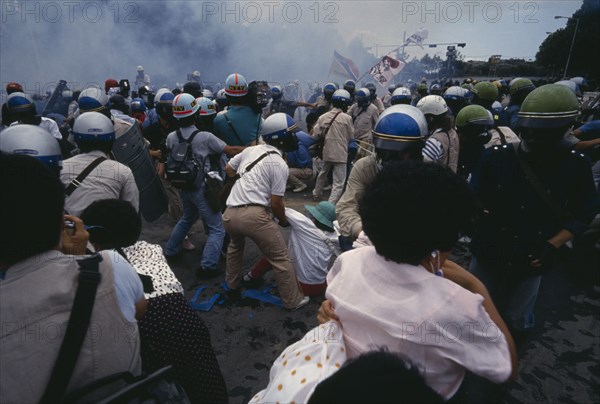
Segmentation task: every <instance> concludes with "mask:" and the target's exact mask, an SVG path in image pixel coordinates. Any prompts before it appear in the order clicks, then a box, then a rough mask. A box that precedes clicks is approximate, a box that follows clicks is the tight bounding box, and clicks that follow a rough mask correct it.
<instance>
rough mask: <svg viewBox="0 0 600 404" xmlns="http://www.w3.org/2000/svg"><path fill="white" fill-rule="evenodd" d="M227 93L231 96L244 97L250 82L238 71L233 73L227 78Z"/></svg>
mask: <svg viewBox="0 0 600 404" xmlns="http://www.w3.org/2000/svg"><path fill="white" fill-rule="evenodd" d="M225 94H227V95H229V96H231V97H243V96H244V95H246V94H248V82H247V81H246V79H245V78H244V76H242V75H241V74H238V73H232V74H230V75H229V76H227V80H225Z"/></svg>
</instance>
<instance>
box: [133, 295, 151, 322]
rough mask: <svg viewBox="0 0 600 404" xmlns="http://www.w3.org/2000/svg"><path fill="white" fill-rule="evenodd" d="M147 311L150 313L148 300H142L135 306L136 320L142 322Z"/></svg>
mask: <svg viewBox="0 0 600 404" xmlns="http://www.w3.org/2000/svg"><path fill="white" fill-rule="evenodd" d="M147 311H148V301H147V300H146V299H142V300H140V301H139V302H137V303H136V304H135V319H136V320H138V321H139V320H141V319H142V317H144V315H145V314H146V312H147Z"/></svg>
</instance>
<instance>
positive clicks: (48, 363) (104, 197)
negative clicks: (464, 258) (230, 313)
mask: <svg viewBox="0 0 600 404" xmlns="http://www.w3.org/2000/svg"><path fill="white" fill-rule="evenodd" d="M137 71H138V74H137V76H136V79H135V87H136V89H135V91H132V89H131V88H130V86H129V81H128V80H121V81H117V80H115V79H112V78H110V79H107V80H106V81H105V85H104V87H103V88H101V87H96V86H90V87H87V88H84V89H82V90H81V91H72V90H68V89H65V90H64V91H62V93H61V94H60V95H61V96H62V98H63V99H62V101H61V102H60V103H56V110H54V111H50V112H51V113H49V114H47V115H48V116H40V113H39V111H38V110H37V109H36V104H35V102H34V100H33V99H32V97H31V96H30V95H29V94H27V93H25V92H24V91H23V88H22V87H21V86H20V85H19V84H18V83H9V84H8V85H7V87H6V91H7V93H8V94H9V95H8V98H7V102H6V104H5V105H3V106H2V124H3V130H2V132H0V152H1V154H0V163H1V168H0V176H1V177H2V183H3V184H5V190H6V191H7V192H6V195H5V196H4V197H3V198H2V213H1V214H2V226H3V228H4V229H5V231H3V232H2V243H0V245H1V247H0V249H1V250H0V252H1V255H0V311H1V316H0V318H1V321H2V327H1V330H2V331H1V332H2V335H1V340H2V345H1V347H0V348H1V355H0V356H1V357H2V360H1V361H0V401H2V402H7V403H13V402H14V403H17V402H55V401H59V400H63V399H65V397H69V394H73V392H76V391H81V390H82V389H84V390H85V389H86V388H88V387H87V386H88V385H89V383H91V382H93V381H96V380H99V379H102V378H104V377H106V376H110V375H114V374H116V373H119V372H129V373H131V374H133V375H134V376H139V375H141V374H142V373H144V374H149V373H152V372H155V371H157V370H159V369H161V368H163V367H165V366H172V367H173V377H174V378H175V380H177V382H178V383H180V384H181V386H183V389H184V390H185V392H186V393H187V395H188V397H189V399H190V401H192V402H227V401H228V397H227V389H226V386H225V382H224V378H223V375H222V373H221V370H220V367H219V363H218V361H217V358H216V356H215V353H214V351H213V348H212V346H211V342H210V335H209V333H208V329H207V327H206V325H205V324H204V322H203V321H202V319H201V318H200V317H199V316H198V315H197V314H195V313H194V312H193V311H192V309H191V307H190V305H189V304H188V303H187V302H186V300H185V298H184V289H183V287H182V285H181V282H180V281H179V280H178V279H177V277H176V276H175V274H174V273H173V271H172V270H171V268H170V266H169V262H173V261H172V260H174V259H176V257H178V256H179V255H180V254H183V252H184V251H185V250H193V249H196V246H195V245H193V244H192V242H191V241H190V239H189V237H188V234H189V233H190V231H191V228H192V226H193V225H194V224H195V223H196V222H197V221H198V220H201V223H202V226H203V229H204V231H205V233H206V241H205V243H204V246H203V248H202V254H201V258H200V262H198V264H197V266H196V267H195V268H192V269H193V270H194V271H195V272H194V273H195V276H196V277H197V278H198V279H208V278H213V277H217V276H220V275H222V272H221V269H222V268H223V266H224V267H225V286H223V289H224V290H223V291H222V295H223V298H224V299H225V302H226V303H227V305H228V306H229V305H231V306H233V307H235V305H236V304H237V303H238V302H239V301H240V300H241V299H242V290H243V289H251V288H253V287H255V285H257V284H258V283H259V282H260V279H261V278H262V276H263V275H264V274H265V273H266V272H267V271H270V270H272V272H273V274H274V279H275V282H276V285H277V293H278V295H279V297H280V299H281V302H282V306H283V309H284V310H289V311H294V310H300V309H302V308H303V307H305V306H306V305H307V304H308V302H309V300H310V297H313V298H314V297H316V298H319V299H322V297H323V296H324V298H325V299H324V300H323V303H322V304H321V308H320V309H319V312H318V313H316V315H317V318H318V320H319V323H320V325H319V326H318V327H317V328H316V329H314V330H311V331H310V332H309V333H307V334H306V337H305V338H303V339H302V340H300V341H298V342H297V343H296V344H293V345H291V346H289V347H288V348H286V350H285V351H284V352H282V354H281V355H280V356H279V358H277V359H276V360H275V362H274V363H273V368H272V370H271V375H270V381H269V385H268V386H267V387H266V388H265V389H264V390H262V391H261V392H258V393H257V394H256V395H255V396H254V398H253V399H252V402H276V401H277V402H293V401H295V402H311V403H312V402H314V403H318V402H333V401H335V399H336V398H339V397H346V398H347V399H344V402H352V400H354V401H356V402H360V401H361V398H360V397H363V398H364V397H365V396H364V393H363V392H361V391H363V390H364V389H362V390H361V389H359V388H358V386H359V385H360V383H362V382H363V381H364V383H366V384H365V385H368V386H369V389H368V390H369V392H370V395H369V399H370V400H371V401H375V402H380V401H381V402H390V401H393V400H394V386H396V385H398V384H401V385H402V386H403V389H405V391H404V392H403V395H405V396H406V397H413V398H414V399H415V400H416V401H427V402H442V401H446V400H450V399H452V398H453V397H454V398H456V397H458V396H457V394H459V393H457V392H459V390H460V388H461V384H462V383H463V381H464V378H465V374H466V372H470V373H473V374H475V375H478V376H480V377H483V378H485V379H488V380H490V381H491V382H493V383H504V382H507V381H509V380H512V379H514V378H515V377H516V375H517V372H518V366H519V365H518V361H519V360H518V357H517V349H518V347H519V346H521V345H522V344H523V343H524V342H525V341H526V340H527V338H528V335H529V333H530V332H531V330H532V329H533V327H534V325H535V319H534V315H533V313H534V307H535V302H536V297H537V294H538V290H539V288H540V284H541V282H542V279H543V275H544V273H545V272H547V271H549V270H550V269H551V268H552V265H553V263H554V261H555V258H556V255H557V252H558V250H559V249H561V248H567V246H569V247H572V246H573V243H575V244H576V245H577V243H578V242H579V240H582V239H585V238H586V235H587V234H589V233H590V232H594V231H596V232H597V230H598V228H597V223H596V224H595V225H594V224H593V221H594V218H597V215H598V213H599V210H600V198H599V197H600V156H599V154H598V151H599V150H600V120H599V117H598V113H599V109H598V105H597V101H598V100H596V103H595V104H594V103H591V104H585V105H581V102H580V99H579V98H578V97H580V96H581V93H578V91H579V92H580V91H582V90H585V89H586V88H585V86H586V83H585V81H582V80H573V81H567V80H565V81H560V82H558V83H555V84H554V83H553V84H544V85H541V86H537V87H536V85H535V84H534V83H533V82H532V81H531V80H529V79H527V78H515V79H513V80H511V81H507V80H497V81H480V82H475V81H473V80H470V79H469V80H464V82H463V83H460V82H453V81H449V80H440V81H434V82H433V83H431V84H429V83H427V81H426V80H425V79H423V80H422V81H421V83H419V84H416V83H412V82H409V83H405V84H404V85H403V84H400V83H396V84H394V85H392V86H390V87H389V88H387V89H385V91H384V92H385V94H383V96H382V97H380V96H379V95H378V94H377V87H376V85H375V84H373V83H363V84H364V85H363V86H361V87H359V86H358V85H357V83H356V82H354V81H353V80H348V81H346V82H345V83H344V84H343V86H342V87H341V88H340V86H339V85H338V84H336V83H327V84H325V85H324V86H323V88H322V90H320V87H318V88H317V87H315V89H316V90H318V91H316V92H315V94H314V95H313V97H312V98H311V99H308V100H297V99H288V98H286V92H285V91H284V88H282V87H281V86H278V85H275V86H272V87H271V88H269V87H268V86H267V85H266V83H265V82H260V81H253V82H248V81H247V80H246V79H245V77H244V76H243V75H242V74H239V73H232V74H230V75H229V76H228V77H227V78H226V80H225V84H224V88H222V89H221V88H208V87H206V86H204V84H203V83H202V82H200V80H199V76H200V74H199V72H194V74H192V75H191V78H192V80H190V81H189V82H187V83H186V84H185V85H183V87H182V88H175V89H173V90H171V89H167V88H160V89H158V91H156V92H154V91H153V89H152V87H151V82H150V77H149V76H148V75H147V74H146V73H145V72H144V69H143V67H142V66H139V67H138V69H137ZM195 73H198V74H195ZM213 91H214V93H213ZM58 110H60V111H58ZM300 111H302V113H300ZM59 112H60V113H59ZM57 115H60V119H58V118H57V119H51V118H55V117H56V116H57ZM301 116H302V117H304V119H298V118H299V117H301ZM124 136H128V137H129V138H130V139H136V138H135V136H138V137H139V139H140V141H141V142H142V143H143V144H145V147H144V149H143V150H144V151H143V153H144V156H143V159H147V161H150V162H151V164H150V167H151V169H150V171H145V172H140V170H142V169H140V167H141V166H142V165H140V164H131V162H130V161H117V159H116V155H117V154H118V153H115V150H114V147H115V144H116V142H118V139H119V138H122V137H124ZM119 155H121V154H119ZM148 177H152V178H156V179H157V183H158V184H160V189H161V192H162V190H164V192H163V193H162V195H165V199H166V200H168V210H167V211H168V214H169V215H170V216H171V217H172V219H173V220H174V221H176V224H175V225H174V227H173V229H172V232H171V234H170V237H169V238H168V241H167V243H166V245H164V246H160V245H154V244H150V243H148V242H146V241H145V240H139V237H140V232H141V228H142V219H141V215H143V214H144V209H143V207H144V206H146V207H147V206H148V205H149V204H152V203H153V201H151V200H150V199H151V198H152V196H151V195H149V194H148V193H146V194H144V193H143V192H141V191H144V189H143V187H142V185H141V184H145V183H142V182H141V181H142V180H141V178H146V179H147V178H148ZM144 181H146V180H144ZM311 188H312V192H311ZM328 190H330V192H329V195H328V196H327V194H326V192H327V191H328ZM286 192H293V193H300V192H306V193H307V194H308V192H310V194H309V198H310V197H312V202H313V204H310V205H306V206H305V207H306V210H307V215H304V214H302V213H301V212H298V211H296V210H294V209H290V208H288V207H286V204H285V195H286ZM165 213H167V212H165ZM287 227H289V237H287V238H288V239H289V241H286V236H285V235H286V234H287V233H288V231H282V229H281V228H287ZM248 239H250V240H252V241H253V243H254V244H255V245H256V246H257V248H258V249H259V250H260V252H261V254H262V257H261V258H260V260H259V261H258V262H257V263H255V264H254V266H253V267H252V269H251V270H250V271H249V272H247V273H244V271H243V268H244V264H246V263H245V262H244V249H245V246H246V242H247V240H248ZM459 240H462V241H463V242H465V241H467V242H470V251H471V252H472V254H473V257H472V260H471V262H470V265H469V267H468V269H465V268H462V267H461V266H460V265H458V264H457V263H455V262H453V261H452V260H451V259H450V255H451V253H452V251H453V249H454V247H455V246H456V244H457V243H458V242H459ZM596 248H598V245H597V244H596ZM223 260H224V265H223V263H222V261H223ZM90 274H91V275H90ZM90 279H95V281H93V280H90ZM90 284H93V285H94V286H93V288H92V290H93V291H92V292H90V291H89V290H87V292H84V291H83V290H84V289H85V287H86V286H88V287H89V285H90ZM25 290H29V291H35V293H27V294H26V293H23V291H25ZM86 293H87V297H88V298H89V300H90V301H91V305H90V306H89V310H88V311H87V314H85V313H86V310H85V309H84V308H82V307H87V306H85V305H83V303H81V302H82V300H79V299H84V298H83V297H82V296H84V295H86ZM90 293H91V295H90ZM74 302H75V303H74ZM78 303H79V304H78ZM75 314H76V315H75ZM78 324H79V325H80V326H81V324H83V325H85V326H84V327H83V333H82V334H80V337H79V342H77V343H74V342H73V341H74V340H73V339H72V338H74V337H73V334H74V332H71V331H70V329H71V328H73V329H75V328H77V325H78ZM80 328H81V327H80ZM323 330H325V332H323ZM63 337H64V338H63ZM75 340H77V338H75ZM63 341H65V342H63ZM67 342H69V343H68V344H67ZM67 345H68V346H70V348H66V347H65V346H67ZM68 350H70V351H72V352H71V356H72V358H71V362H70V363H69V362H68V359H66V358H65V356H68V355H65V354H64V352H63V351H68ZM25 379H27V380H28V386H29V388H27V389H24V388H22V387H19V388H17V387H16V386H22V384H20V381H22V380H25ZM56 380H61V382H60V383H59V382H56ZM90 391H91V394H96V395H98V394H101V393H100V392H98V391H92V390H90ZM313 392H314V394H313ZM374 392H377V393H374ZM311 396H312V397H311ZM97 397H99V396H97ZM97 397H96V398H97Z"/></svg>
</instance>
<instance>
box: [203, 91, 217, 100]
mask: <svg viewBox="0 0 600 404" xmlns="http://www.w3.org/2000/svg"><path fill="white" fill-rule="evenodd" d="M202 97H204V98H208V99H209V100H212V99H213V98H215V96H214V95H213V93H212V91H210V90H209V89H208V88H205V89H204V90H202Z"/></svg>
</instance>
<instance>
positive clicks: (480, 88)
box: [473, 81, 498, 101]
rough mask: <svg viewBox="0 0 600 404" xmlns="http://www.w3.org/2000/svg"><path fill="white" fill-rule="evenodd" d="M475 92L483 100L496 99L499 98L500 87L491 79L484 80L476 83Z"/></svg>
mask: <svg viewBox="0 0 600 404" xmlns="http://www.w3.org/2000/svg"><path fill="white" fill-rule="evenodd" d="M473 92H474V93H475V95H477V97H479V98H480V99H482V100H487V101H496V98H498V87H496V86H495V85H494V83H490V82H489V81H482V82H480V83H477V84H475V87H473Z"/></svg>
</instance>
